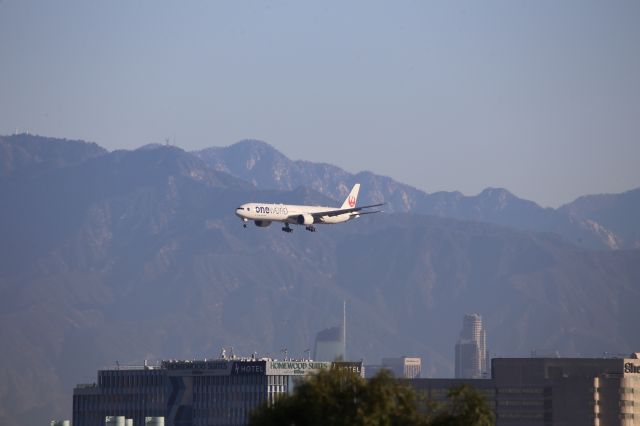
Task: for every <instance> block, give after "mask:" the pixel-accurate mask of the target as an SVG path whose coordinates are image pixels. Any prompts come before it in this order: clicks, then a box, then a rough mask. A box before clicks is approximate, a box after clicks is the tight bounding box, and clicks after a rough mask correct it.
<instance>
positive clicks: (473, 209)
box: [0, 135, 640, 425]
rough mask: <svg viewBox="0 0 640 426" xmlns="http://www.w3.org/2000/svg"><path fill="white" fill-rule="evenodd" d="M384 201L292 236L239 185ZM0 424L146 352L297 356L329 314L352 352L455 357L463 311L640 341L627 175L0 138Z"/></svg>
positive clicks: (490, 323)
mask: <svg viewBox="0 0 640 426" xmlns="http://www.w3.org/2000/svg"><path fill="white" fill-rule="evenodd" d="M356 181H358V182H360V183H361V184H362V190H361V201H360V202H362V203H368V202H387V203H388V204H387V206H386V207H385V210H386V212H385V213H383V214H380V215H371V216H369V217H362V218H360V219H358V220H357V221H353V222H350V223H349V224H344V225H336V226H325V227H319V232H316V233H313V234H312V233H308V232H306V231H304V229H303V228H298V229H296V230H295V231H294V232H293V233H292V234H291V235H289V234H285V233H283V232H281V231H280V230H279V227H277V226H272V227H270V228H265V229H262V228H256V227H253V226H251V227H248V228H246V229H244V228H242V226H241V223H240V221H239V220H238V219H237V218H236V217H235V216H234V215H233V211H234V208H235V207H236V206H237V205H239V204H241V203H243V202H248V201H260V200H273V201H282V202H285V203H294V202H296V203H300V202H304V203H313V204H322V205H333V204H339V203H340V202H341V201H342V198H343V197H345V196H346V192H347V191H348V189H349V188H350V186H351V184H352V183H354V182H356ZM0 199H1V200H2V203H0V223H1V224H2V225H1V226H0V259H2V262H0V339H1V341H2V346H1V347H2V349H1V352H0V354H1V355H2V357H3V360H4V363H3V364H2V365H1V366H0V377H1V378H2V380H0V424H33V425H35V424H42V423H43V422H46V421H48V420H50V419H52V418H69V417H70V411H71V394H72V389H73V386H74V385H75V384H77V383H81V382H93V381H95V374H96V370H97V369H99V368H103V367H106V366H110V365H114V364H115V363H116V361H118V362H119V363H120V364H128V363H138V364H140V363H141V362H142V361H143V360H145V359H148V360H151V362H153V361H157V360H160V359H167V358H186V359H191V358H204V357H209V358H211V357H214V356H216V355H217V354H218V353H219V351H220V349H221V348H222V347H226V348H230V347H233V349H234V351H235V353H237V354H249V353H253V352H254V351H257V352H258V354H259V355H260V356H272V357H279V356H281V350H282V349H283V348H285V347H286V348H288V353H289V354H290V355H293V356H303V354H304V351H305V350H306V349H307V348H310V347H312V344H313V338H314V335H315V333H316V332H318V331H320V330H321V329H323V328H326V327H329V326H333V325H336V324H339V322H340V319H341V317H342V301H343V300H346V301H347V306H348V308H347V310H348V313H347V317H348V325H347V342H348V348H347V353H348V357H349V358H353V359H360V358H363V359H364V360H365V363H377V362H379V360H380V358H381V357H384V356H392V355H396V356H397V355H402V354H407V355H416V356H421V357H422V359H423V364H424V366H423V375H424V376H448V375H451V373H452V370H453V369H452V358H453V347H454V344H455V342H456V340H457V338H458V333H459V331H460V328H461V325H462V315H463V314H464V313H468V312H479V313H481V314H482V316H483V319H484V322H485V326H486V329H487V335H488V338H487V339H488V346H489V348H490V351H491V354H492V355H498V356H500V355H502V356H527V355H529V354H530V352H531V351H532V350H535V351H537V353H539V354H544V353H547V354H549V353H560V354H561V355H571V356H576V355H598V354H602V353H603V352H605V351H606V352H610V353H628V352H631V351H634V350H638V347H640V332H638V331H637V328H636V327H635V326H634V321H633V318H636V316H637V307H636V306H635V302H634V301H635V300H638V296H640V250H638V249H637V247H638V235H639V233H638V229H639V226H640V223H639V221H638V217H640V216H639V215H638V214H637V213H638V209H639V207H638V206H639V205H640V201H639V200H640V190H638V189H636V190H632V191H629V192H626V193H623V194H613V195H601V196H588V197H582V198H579V199H578V200H576V201H574V202H571V203H568V204H567V205H565V206H563V207H561V208H559V209H543V208H541V207H539V206H537V205H536V204H535V203H532V202H530V201H526V200H521V199H519V198H517V197H515V196H513V195H512V194H510V193H509V192H508V191H506V190H503V189H487V190H485V191H483V192H482V193H481V194H478V195H476V196H473V197H466V196H464V195H462V194H460V193H455V192H454V193H442V192H441V193H433V194H427V193H425V192H423V191H420V190H418V189H416V188H412V187H410V186H407V185H404V184H401V183H398V182H395V181H394V180H393V179H391V178H388V177H383V176H378V175H375V174H373V173H370V172H363V173H358V174H355V175H352V174H350V173H347V172H345V171H344V170H342V169H339V168H337V167H335V166H331V165H328V164H316V163H310V162H303V161H291V160H289V159H287V158H286V157H285V156H284V155H283V154H281V153H279V152H278V151H277V150H275V149H274V148H272V147H271V146H269V145H268V144H265V143H263V142H258V141H243V142H240V143H237V144H235V145H232V146H230V147H226V148H209V149H206V150H202V151H197V152H191V153H190V152H186V151H184V150H181V149H179V148H176V147H170V146H145V147H142V148H140V149H138V150H134V151H125V150H120V151H113V152H108V151H106V150H104V149H103V148H101V147H99V146H98V145H96V144H92V143H87V142H83V141H68V140H60V139H53V138H44V137H37V136H29V135H17V136H8V137H0Z"/></svg>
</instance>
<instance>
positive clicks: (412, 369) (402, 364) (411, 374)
mask: <svg viewBox="0 0 640 426" xmlns="http://www.w3.org/2000/svg"><path fill="white" fill-rule="evenodd" d="M382 368H385V369H387V370H389V371H391V373H392V374H393V375H394V377H397V378H399V379H400V378H402V379H417V378H419V377H420V371H421V368H422V359H420V358H418V357H406V356H402V357H399V358H382Z"/></svg>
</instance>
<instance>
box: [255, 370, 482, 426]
mask: <svg viewBox="0 0 640 426" xmlns="http://www.w3.org/2000/svg"><path fill="white" fill-rule="evenodd" d="M450 398H451V403H450V404H443V405H435V404H425V403H424V401H423V400H422V398H421V397H420V395H419V394H418V393H416V391H415V390H414V389H413V388H411V387H409V386H408V385H405V384H402V383H401V382H399V381H398V380H395V379H394V378H393V377H391V376H390V375H389V373H387V372H386V371H384V370H383V371H381V372H380V373H379V374H378V375H376V376H375V377H374V378H372V379H370V380H364V379H362V378H361V377H360V376H359V375H357V374H355V373H353V372H351V371H347V370H339V369H331V370H323V371H321V372H319V373H317V374H314V375H312V376H311V377H309V378H308V379H307V380H305V381H303V382H302V383H300V384H299V385H298V386H297V387H296V388H295V390H294V392H293V394H292V395H284V396H281V397H280V398H278V399H277V400H276V402H275V403H273V404H271V405H267V404H265V405H263V406H261V407H260V408H258V409H257V410H255V411H254V412H253V413H252V415H251V418H250V421H249V424H250V425H251V426H276V425H277V426H281V425H284V426H294V425H295V426H302V425H309V426H316V425H318V426H320V425H322V426H325V425H333V426H343V425H344V426H346V425H349V426H351V425H355V426H368V425H376V426H384V425H417V426H421V425H424V426H431V425H438V426H442V425H462V424H464V425H477V426H484V425H490V424H493V423H492V422H493V417H492V413H491V411H490V409H489V408H488V407H487V406H486V403H485V402H484V399H483V398H482V396H481V395H479V394H478V393H477V392H476V391H475V390H474V389H472V388H470V387H468V386H467V387H462V388H458V389H454V390H452V391H451V393H450ZM486 413H488V416H489V417H484V416H485V414H486ZM485 418H486V419H489V420H488V421H489V423H486V422H484V419H485ZM476 420H477V421H480V422H479V423H478V422H476Z"/></svg>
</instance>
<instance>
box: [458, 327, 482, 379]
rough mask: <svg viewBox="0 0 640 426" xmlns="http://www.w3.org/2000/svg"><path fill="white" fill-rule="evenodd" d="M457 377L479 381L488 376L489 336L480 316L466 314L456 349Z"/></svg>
mask: <svg viewBox="0 0 640 426" xmlns="http://www.w3.org/2000/svg"><path fill="white" fill-rule="evenodd" d="M455 363H456V365H455V377H456V378H459V379H479V378H482V377H486V376H487V335H486V333H485V331H484V327H483V326H482V317H481V316H480V314H466V315H465V316H464V318H463V320H462V331H461V332H460V338H459V339H458V343H456V347H455Z"/></svg>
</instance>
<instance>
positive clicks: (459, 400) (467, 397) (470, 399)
mask: <svg viewBox="0 0 640 426" xmlns="http://www.w3.org/2000/svg"><path fill="white" fill-rule="evenodd" d="M448 396H449V403H448V404H444V405H442V406H440V407H439V408H437V409H436V410H434V413H433V414H432V415H431V419H430V422H429V424H430V425H432V426H467V425H474V426H491V425H493V424H495V419H494V415H493V412H492V411H491V409H490V408H489V406H488V405H487V401H486V399H485V398H484V396H482V394H480V393H479V392H478V391H477V390H476V389H474V388H472V387H471V386H469V385H462V386H459V387H457V388H453V389H451V390H450V391H449V395H448Z"/></svg>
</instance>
